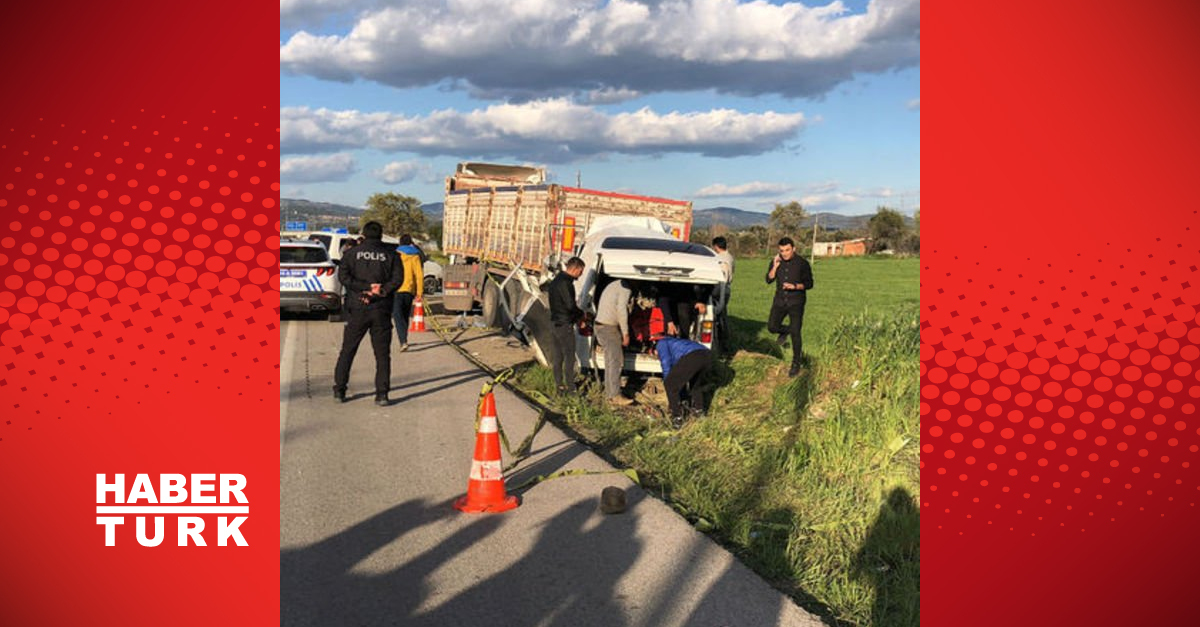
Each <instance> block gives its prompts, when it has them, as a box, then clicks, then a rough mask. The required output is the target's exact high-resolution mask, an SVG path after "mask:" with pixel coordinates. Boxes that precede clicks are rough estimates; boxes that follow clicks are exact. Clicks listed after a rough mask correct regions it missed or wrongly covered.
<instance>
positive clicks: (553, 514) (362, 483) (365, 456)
mask: <svg viewBox="0 0 1200 627" xmlns="http://www.w3.org/2000/svg"><path fill="white" fill-rule="evenodd" d="M341 329H342V325H340V324H331V323H328V322H325V321H314V320H303V321H297V320H286V321H284V322H283V324H282V326H281V336H282V337H281V342H280V350H281V362H280V371H281V374H280V377H281V383H282V385H281V386H280V468H279V480H280V500H281V502H280V585H281V594H280V604H281V608H280V609H281V622H282V624H284V625H322V626H323V625H428V626H445V625H473V624H479V625H494V626H506V625H557V626H563V627H567V626H570V627H591V626H596V627H600V626H603V627H625V626H628V627H633V626H645V627H659V626H674V625H688V626H695V627H733V626H739V627H741V626H745V627H750V626H759V625H762V626H768V625H781V626H783V625H786V626H800V625H804V626H815V625H820V624H821V623H820V622H819V621H818V620H817V619H816V618H815V617H813V616H811V615H809V614H807V613H806V612H804V611H803V610H802V609H800V608H799V607H798V606H796V605H795V604H794V603H792V602H791V600H789V599H788V598H787V597H786V596H784V595H782V594H780V593H779V592H778V591H776V590H774V589H772V588H771V587H770V586H768V585H767V584H766V583H765V582H764V581H763V580H762V579H761V578H759V577H758V576H757V575H755V574H754V573H753V572H752V571H750V570H749V569H747V568H746V567H745V566H743V565H742V564H741V563H740V562H738V561H737V560H735V559H734V558H733V557H732V555H730V554H729V553H728V552H727V551H726V550H724V549H722V548H721V547H719V546H718V545H716V544H715V543H713V542H712V541H711V540H709V539H708V538H707V537H706V536H704V535H703V534H700V533H698V532H696V531H695V530H694V529H692V528H691V527H690V526H689V525H688V524H687V522H686V521H685V520H683V519H682V518H681V517H679V516H678V515H677V514H676V513H675V512H674V511H672V510H671V509H670V508H669V507H668V506H666V505H665V504H664V503H662V502H661V501H659V500H657V499H655V498H653V497H650V496H648V495H647V494H646V493H645V492H643V491H642V490H641V489H640V488H638V487H637V486H636V485H634V484H633V483H632V482H630V481H629V480H628V479H626V478H625V477H624V476H623V475H620V474H607V475H594V476H581V477H566V478H561V479H556V480H553V481H548V482H545V483H541V484H539V485H537V486H534V487H532V488H530V489H528V490H527V491H525V492H524V493H523V494H521V497H522V505H521V506H520V507H519V508H517V509H515V510H512V511H510V512H506V513H503V514H493V515H467V514H462V513H459V512H458V511H456V510H455V509H454V508H453V507H452V506H451V503H452V501H453V500H454V499H455V498H457V497H458V496H460V495H462V494H463V493H464V492H465V489H466V485H467V472H468V469H469V468H470V465H471V456H472V452H473V448H474V433H473V420H474V406H475V402H476V400H477V398H478V394H479V390H480V386H481V385H482V384H483V382H484V381H485V380H486V378H485V377H486V375H485V374H484V373H483V372H482V371H479V370H478V369H476V368H475V367H474V366H472V365H471V363H470V362H468V361H467V360H465V359H464V358H463V357H461V356H460V355H459V354H458V353H456V352H455V351H454V349H453V348H451V347H450V346H448V345H445V344H442V343H441V342H440V340H439V339H438V338H437V336H436V335H435V334H433V333H424V334H417V335H413V336H411V337H410V342H412V344H413V347H412V348H411V349H410V350H409V351H408V352H406V353H400V352H394V353H393V367H392V372H393V376H392V380H393V388H392V391H391V397H392V399H393V405H392V406H390V407H387V408H378V407H376V406H375V405H374V403H373V402H372V400H373V390H372V384H371V381H372V378H373V375H374V359H373V356H372V353H371V350H370V345H369V343H368V342H367V341H364V343H363V346H362V348H361V349H360V350H359V353H358V358H357V360H356V361H355V364H354V369H353V371H352V375H351V385H350V393H349V396H350V399H351V400H350V402H347V403H346V404H344V405H343V404H335V403H334V402H333V400H332V397H331V386H332V378H333V374H332V373H333V366H334V362H335V360H336V358H337V352H338V348H339V345H340V341H341ZM496 404H497V410H498V411H497V413H498V414H499V417H500V421H501V423H502V425H503V427H504V429H505V430H506V431H507V432H508V434H509V436H510V439H511V440H512V441H513V444H514V446H515V444H516V442H518V441H520V440H521V439H523V438H524V436H525V435H526V434H527V433H529V432H530V431H531V429H532V428H533V426H534V423H535V421H536V419H537V413H536V411H535V410H534V409H533V408H531V407H529V406H527V405H525V404H524V403H523V402H522V401H520V400H519V399H518V398H516V397H515V396H513V395H512V394H510V393H508V392H507V391H505V390H499V391H498V392H497V396H496ZM533 451H534V452H535V454H534V455H533V456H531V458H530V459H528V460H526V461H524V462H522V464H521V465H519V466H518V467H517V468H516V469H514V470H512V471H511V472H510V474H509V476H508V482H509V484H510V485H517V484H519V483H521V482H522V481H524V480H525V479H527V478H529V477H532V476H535V475H540V474H546V473H550V472H553V471H555V470H559V469H563V468H585V469H593V470H611V468H610V467H609V466H608V465H607V464H606V463H605V462H604V461H603V460H601V459H600V458H598V457H596V456H595V455H593V454H591V453H590V452H589V451H587V450H586V449H585V448H584V447H582V446H580V445H579V444H577V443H575V441H574V440H572V439H571V438H569V437H567V436H566V435H564V434H563V433H562V432H560V431H559V430H557V429H555V428H553V427H552V426H550V425H547V426H546V427H544V428H543V429H542V430H541V432H540V433H539V435H538V437H537V438H536V439H535V440H534V446H533ZM505 463H506V464H507V463H508V459H507V458H506V459H505ZM609 485H616V486H620V487H622V488H624V489H626V490H627V492H628V499H629V510H628V511H627V512H626V513H624V514H618V515H604V514H602V513H600V511H599V509H598V503H599V495H600V491H601V490H602V489H603V488H604V487H605V486H609Z"/></svg>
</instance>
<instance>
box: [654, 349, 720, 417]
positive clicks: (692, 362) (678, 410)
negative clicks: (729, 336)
mask: <svg viewBox="0 0 1200 627" xmlns="http://www.w3.org/2000/svg"><path fill="white" fill-rule="evenodd" d="M711 365H712V353H711V352H710V351H708V350H707V349H706V350H697V351H692V352H690V353H688V354H686V355H684V356H683V357H680V358H679V361H677V362H675V365H674V366H671V372H670V373H668V374H667V378H666V379H664V380H663V387H665V388H666V389H667V404H668V406H669V407H670V410H671V415H672V416H682V415H683V403H682V400H683V399H682V395H683V390H684V388H685V387H686V388H687V389H688V392H689V393H690V394H691V396H692V406H693V407H698V406H701V405H702V403H700V400H701V399H700V398H699V397H698V395H697V394H696V393H695V390H696V384H697V383H698V382H699V379H700V375H702V374H704V371H705V370H707V369H708V367H709V366H711Z"/></svg>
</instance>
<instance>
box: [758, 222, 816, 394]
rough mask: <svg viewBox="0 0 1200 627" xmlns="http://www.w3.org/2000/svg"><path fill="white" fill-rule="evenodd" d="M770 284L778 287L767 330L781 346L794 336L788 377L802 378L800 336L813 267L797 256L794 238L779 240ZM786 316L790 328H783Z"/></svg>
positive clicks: (772, 261)
mask: <svg viewBox="0 0 1200 627" xmlns="http://www.w3.org/2000/svg"><path fill="white" fill-rule="evenodd" d="M767 283H774V284H775V300H774V301H773V302H772V303H771V315H770V317H769V318H768V319H767V330H768V331H770V332H771V333H778V334H779V345H780V346H782V345H783V344H784V343H785V342H787V338H788V336H789V335H791V336H792V369H791V370H790V371H788V376H789V377H794V376H796V375H798V374H800V363H801V360H802V359H803V357H804V340H803V338H801V336H800V332H801V330H802V329H803V327H804V303H805V301H806V300H807V294H808V290H811V289H812V287H813V276H812V266H809V265H808V262H807V261H805V260H804V258H803V257H801V256H800V255H797V254H796V244H795V242H793V241H792V238H790V237H785V238H783V239H781V240H779V254H778V255H775V258H774V259H772V260H771V267H770V268H768V269H767ZM784 316H787V317H788V322H789V324H788V326H786V327H784V326H783V318H784Z"/></svg>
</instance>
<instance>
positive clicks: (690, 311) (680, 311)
mask: <svg viewBox="0 0 1200 627" xmlns="http://www.w3.org/2000/svg"><path fill="white" fill-rule="evenodd" d="M674 306H675V311H674V314H675V328H676V329H678V330H679V334H678V335H677V336H676V337H678V338H680V339H684V340H689V339H691V334H692V324H694V323H695V321H696V303H692V302H678V303H675V305H674Z"/></svg>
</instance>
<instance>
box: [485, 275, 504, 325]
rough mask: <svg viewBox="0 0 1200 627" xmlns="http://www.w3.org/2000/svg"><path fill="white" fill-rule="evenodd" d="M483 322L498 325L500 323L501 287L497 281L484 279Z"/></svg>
mask: <svg viewBox="0 0 1200 627" xmlns="http://www.w3.org/2000/svg"><path fill="white" fill-rule="evenodd" d="M481 310H482V313H483V316H482V318H483V324H484V325H485V326H489V327H496V326H498V325H499V323H500V288H499V287H496V282H495V281H484V284H483V306H482V307H481Z"/></svg>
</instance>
